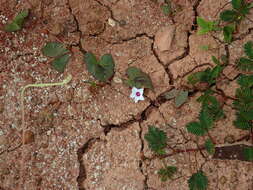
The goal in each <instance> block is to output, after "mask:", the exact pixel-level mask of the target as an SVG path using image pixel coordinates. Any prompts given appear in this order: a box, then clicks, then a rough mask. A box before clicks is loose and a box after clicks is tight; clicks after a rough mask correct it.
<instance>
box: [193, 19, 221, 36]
mask: <svg viewBox="0 0 253 190" xmlns="http://www.w3.org/2000/svg"><path fill="white" fill-rule="evenodd" d="M197 24H198V26H199V27H200V29H199V30H198V33H197V34H199V35H202V34H206V33H208V32H211V31H217V30H220V28H219V27H218V22H215V21H206V20H204V19H203V18H201V17H197Z"/></svg>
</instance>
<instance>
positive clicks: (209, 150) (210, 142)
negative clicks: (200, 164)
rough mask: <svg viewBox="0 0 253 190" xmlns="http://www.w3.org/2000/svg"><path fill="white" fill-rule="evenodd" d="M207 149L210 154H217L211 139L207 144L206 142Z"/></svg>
mask: <svg viewBox="0 0 253 190" xmlns="http://www.w3.org/2000/svg"><path fill="white" fill-rule="evenodd" d="M205 148H206V151H207V152H208V153H209V154H211V155H212V154H214V152H215V147H214V144H213V142H212V141H211V140H210V139H207V140H206V142H205Z"/></svg>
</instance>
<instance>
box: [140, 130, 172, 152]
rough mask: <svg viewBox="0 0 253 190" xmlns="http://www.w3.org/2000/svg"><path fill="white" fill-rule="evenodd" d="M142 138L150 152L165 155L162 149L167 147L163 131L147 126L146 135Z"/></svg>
mask: <svg viewBox="0 0 253 190" xmlns="http://www.w3.org/2000/svg"><path fill="white" fill-rule="evenodd" d="M144 138H145V139H146V141H147V142H148V146H149V148H150V149H151V150H152V151H154V152H155V153H157V154H165V150H164V149H165V148H166V145H167V135H166V133H165V132H164V131H162V130H160V129H158V128H156V127H154V126H149V129H148V133H147V134H145V136H144Z"/></svg>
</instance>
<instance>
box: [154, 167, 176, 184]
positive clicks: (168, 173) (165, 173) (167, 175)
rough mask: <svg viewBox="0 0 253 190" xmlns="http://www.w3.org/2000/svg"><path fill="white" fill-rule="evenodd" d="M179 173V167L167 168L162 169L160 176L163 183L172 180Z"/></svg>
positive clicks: (159, 172)
mask: <svg viewBox="0 0 253 190" xmlns="http://www.w3.org/2000/svg"><path fill="white" fill-rule="evenodd" d="M176 172H177V167H175V166H166V167H164V168H161V169H160V170H159V171H158V175H159V177H160V178H161V181H163V182H164V181H167V180H168V179H171V178H172V176H173V175H174V174H175V173H176Z"/></svg>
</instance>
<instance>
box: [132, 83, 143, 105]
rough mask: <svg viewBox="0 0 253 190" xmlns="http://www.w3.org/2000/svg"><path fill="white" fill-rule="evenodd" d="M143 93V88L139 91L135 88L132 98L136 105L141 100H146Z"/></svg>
mask: <svg viewBox="0 0 253 190" xmlns="http://www.w3.org/2000/svg"><path fill="white" fill-rule="evenodd" d="M143 92H144V89H143V88H140V89H138V88H135V87H133V88H132V93H131V95H130V98H133V99H134V102H135V103H137V102H138V101H139V100H144V97H143Z"/></svg>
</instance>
